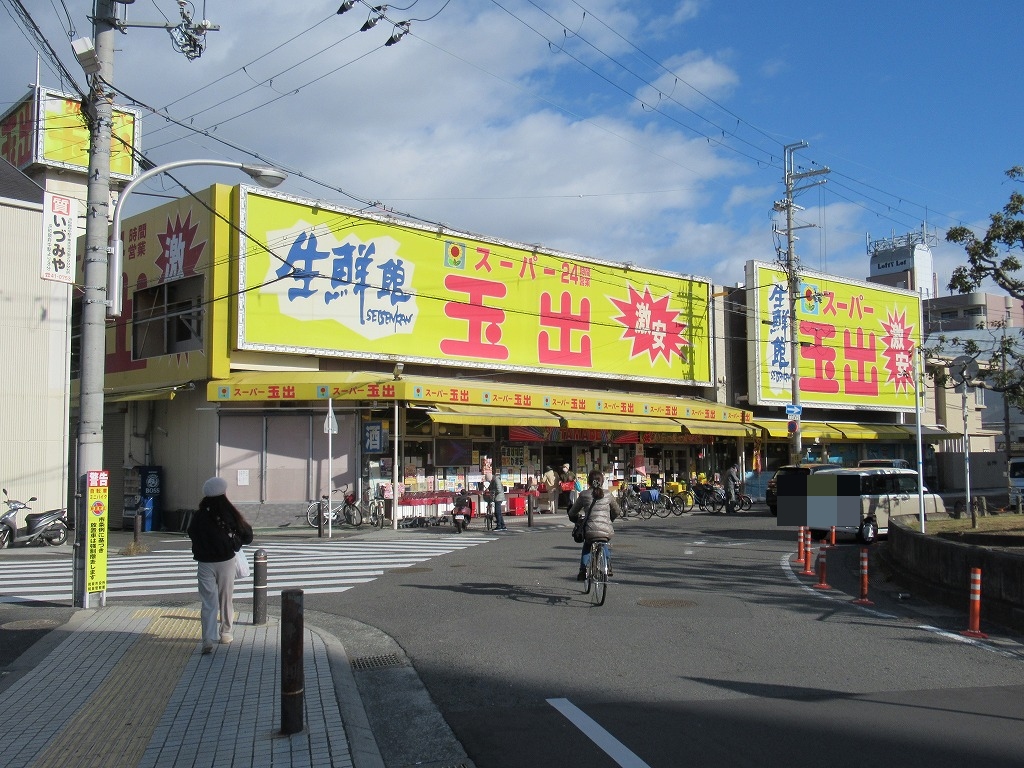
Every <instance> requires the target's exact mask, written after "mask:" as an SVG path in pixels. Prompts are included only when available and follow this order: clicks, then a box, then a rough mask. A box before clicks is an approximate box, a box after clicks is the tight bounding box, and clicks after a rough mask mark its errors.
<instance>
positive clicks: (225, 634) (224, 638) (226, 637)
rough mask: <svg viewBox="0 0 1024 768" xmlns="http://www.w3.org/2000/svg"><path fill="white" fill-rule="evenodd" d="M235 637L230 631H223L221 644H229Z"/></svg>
mask: <svg viewBox="0 0 1024 768" xmlns="http://www.w3.org/2000/svg"><path fill="white" fill-rule="evenodd" d="M234 639H235V638H233V637H232V636H231V634H230V633H229V632H223V633H221V636H220V644H221V645H227V644H228V643H230V642H231V641H232V640H234Z"/></svg>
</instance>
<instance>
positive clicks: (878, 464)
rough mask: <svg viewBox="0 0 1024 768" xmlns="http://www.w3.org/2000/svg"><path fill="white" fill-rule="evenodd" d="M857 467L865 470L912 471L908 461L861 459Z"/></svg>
mask: <svg viewBox="0 0 1024 768" xmlns="http://www.w3.org/2000/svg"><path fill="white" fill-rule="evenodd" d="M857 466H858V467H862V468H864V469H872V468H874V469H879V468H881V469H910V462H909V461H907V460H906V459H861V460H860V461H858V462H857Z"/></svg>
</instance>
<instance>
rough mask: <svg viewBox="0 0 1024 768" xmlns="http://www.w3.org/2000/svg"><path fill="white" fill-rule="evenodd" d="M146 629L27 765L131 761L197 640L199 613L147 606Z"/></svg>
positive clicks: (84, 767)
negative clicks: (48, 743)
mask: <svg viewBox="0 0 1024 768" xmlns="http://www.w3.org/2000/svg"><path fill="white" fill-rule="evenodd" d="M135 615H136V617H137V618H145V617H146V616H152V617H153V620H152V621H151V622H150V624H149V626H148V627H147V628H146V633H145V634H144V635H142V637H140V638H139V640H138V641H137V642H136V643H135V644H134V645H132V647H131V648H129V649H128V650H127V651H126V652H125V654H124V656H123V657H122V658H121V660H120V661H119V662H118V663H117V665H116V666H115V667H114V669H113V670H112V671H111V673H110V674H109V675H108V676H107V679H106V680H104V681H103V683H102V684H101V685H100V686H99V688H97V689H96V692H95V693H94V694H93V695H92V696H91V697H90V699H89V701H88V702H86V704H85V706H84V707H82V709H81V710H80V711H79V713H78V714H77V715H76V716H75V717H74V718H73V719H72V720H71V721H69V722H68V724H67V725H66V726H65V727H64V728H63V730H61V732H60V733H59V734H57V736H56V737H55V738H54V740H53V742H51V744H50V745H49V746H48V747H47V748H46V750H45V751H43V752H42V753H41V754H40V755H39V757H38V758H37V759H36V761H35V762H34V763H33V764H32V766H33V768H51V767H52V768H58V767H59V768H108V766H114V765H116V766H123V767H125V768H130V766H134V765H137V764H138V762H139V760H140V758H141V757H142V754H143V752H144V751H145V749H146V746H147V745H148V744H149V740H150V738H151V737H152V735H153V729H154V728H155V727H156V724H157V723H158V722H159V720H160V717H161V715H162V714H163V712H164V709H166V707H167V702H168V700H169V699H170V697H171V693H172V692H173V691H174V688H175V686H176V685H177V684H178V681H179V680H180V679H181V674H182V672H183V671H184V669H185V665H186V664H187V663H188V660H189V657H190V656H191V655H192V654H194V653H196V643H197V642H198V641H199V640H200V638H201V631H200V624H199V611H194V610H185V609H159V608H148V609H144V610H140V611H138V612H136V614H135Z"/></svg>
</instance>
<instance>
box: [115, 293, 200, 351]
mask: <svg viewBox="0 0 1024 768" xmlns="http://www.w3.org/2000/svg"><path fill="white" fill-rule="evenodd" d="M132 301H133V305H132V356H133V357H134V358H135V359H136V360H139V359H142V358H146V357H159V356H160V355H173V354H176V353H178V352H189V351H192V350H197V349H202V348H203V315H204V312H203V278H202V276H201V275H199V276H196V277H186V278H185V279H183V280H174V281H172V282H169V283H163V284H161V285H157V286H154V287H152V288H145V289H143V290H141V291H136V292H135V293H134V295H133V297H132Z"/></svg>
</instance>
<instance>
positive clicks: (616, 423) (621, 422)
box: [557, 411, 682, 432]
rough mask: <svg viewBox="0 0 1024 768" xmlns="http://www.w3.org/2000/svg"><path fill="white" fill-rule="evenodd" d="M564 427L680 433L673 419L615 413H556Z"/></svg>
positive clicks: (679, 428) (678, 426)
mask: <svg viewBox="0 0 1024 768" xmlns="http://www.w3.org/2000/svg"><path fill="white" fill-rule="evenodd" d="M557 413H558V416H559V417H561V419H562V421H563V422H565V426H566V427H570V428H574V429H614V430H618V431H620V432H682V429H681V427H680V425H679V422H677V421H676V420H674V419H668V418H665V417H663V416H626V415H620V414H617V413H566V412H564V411H558V412H557Z"/></svg>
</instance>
